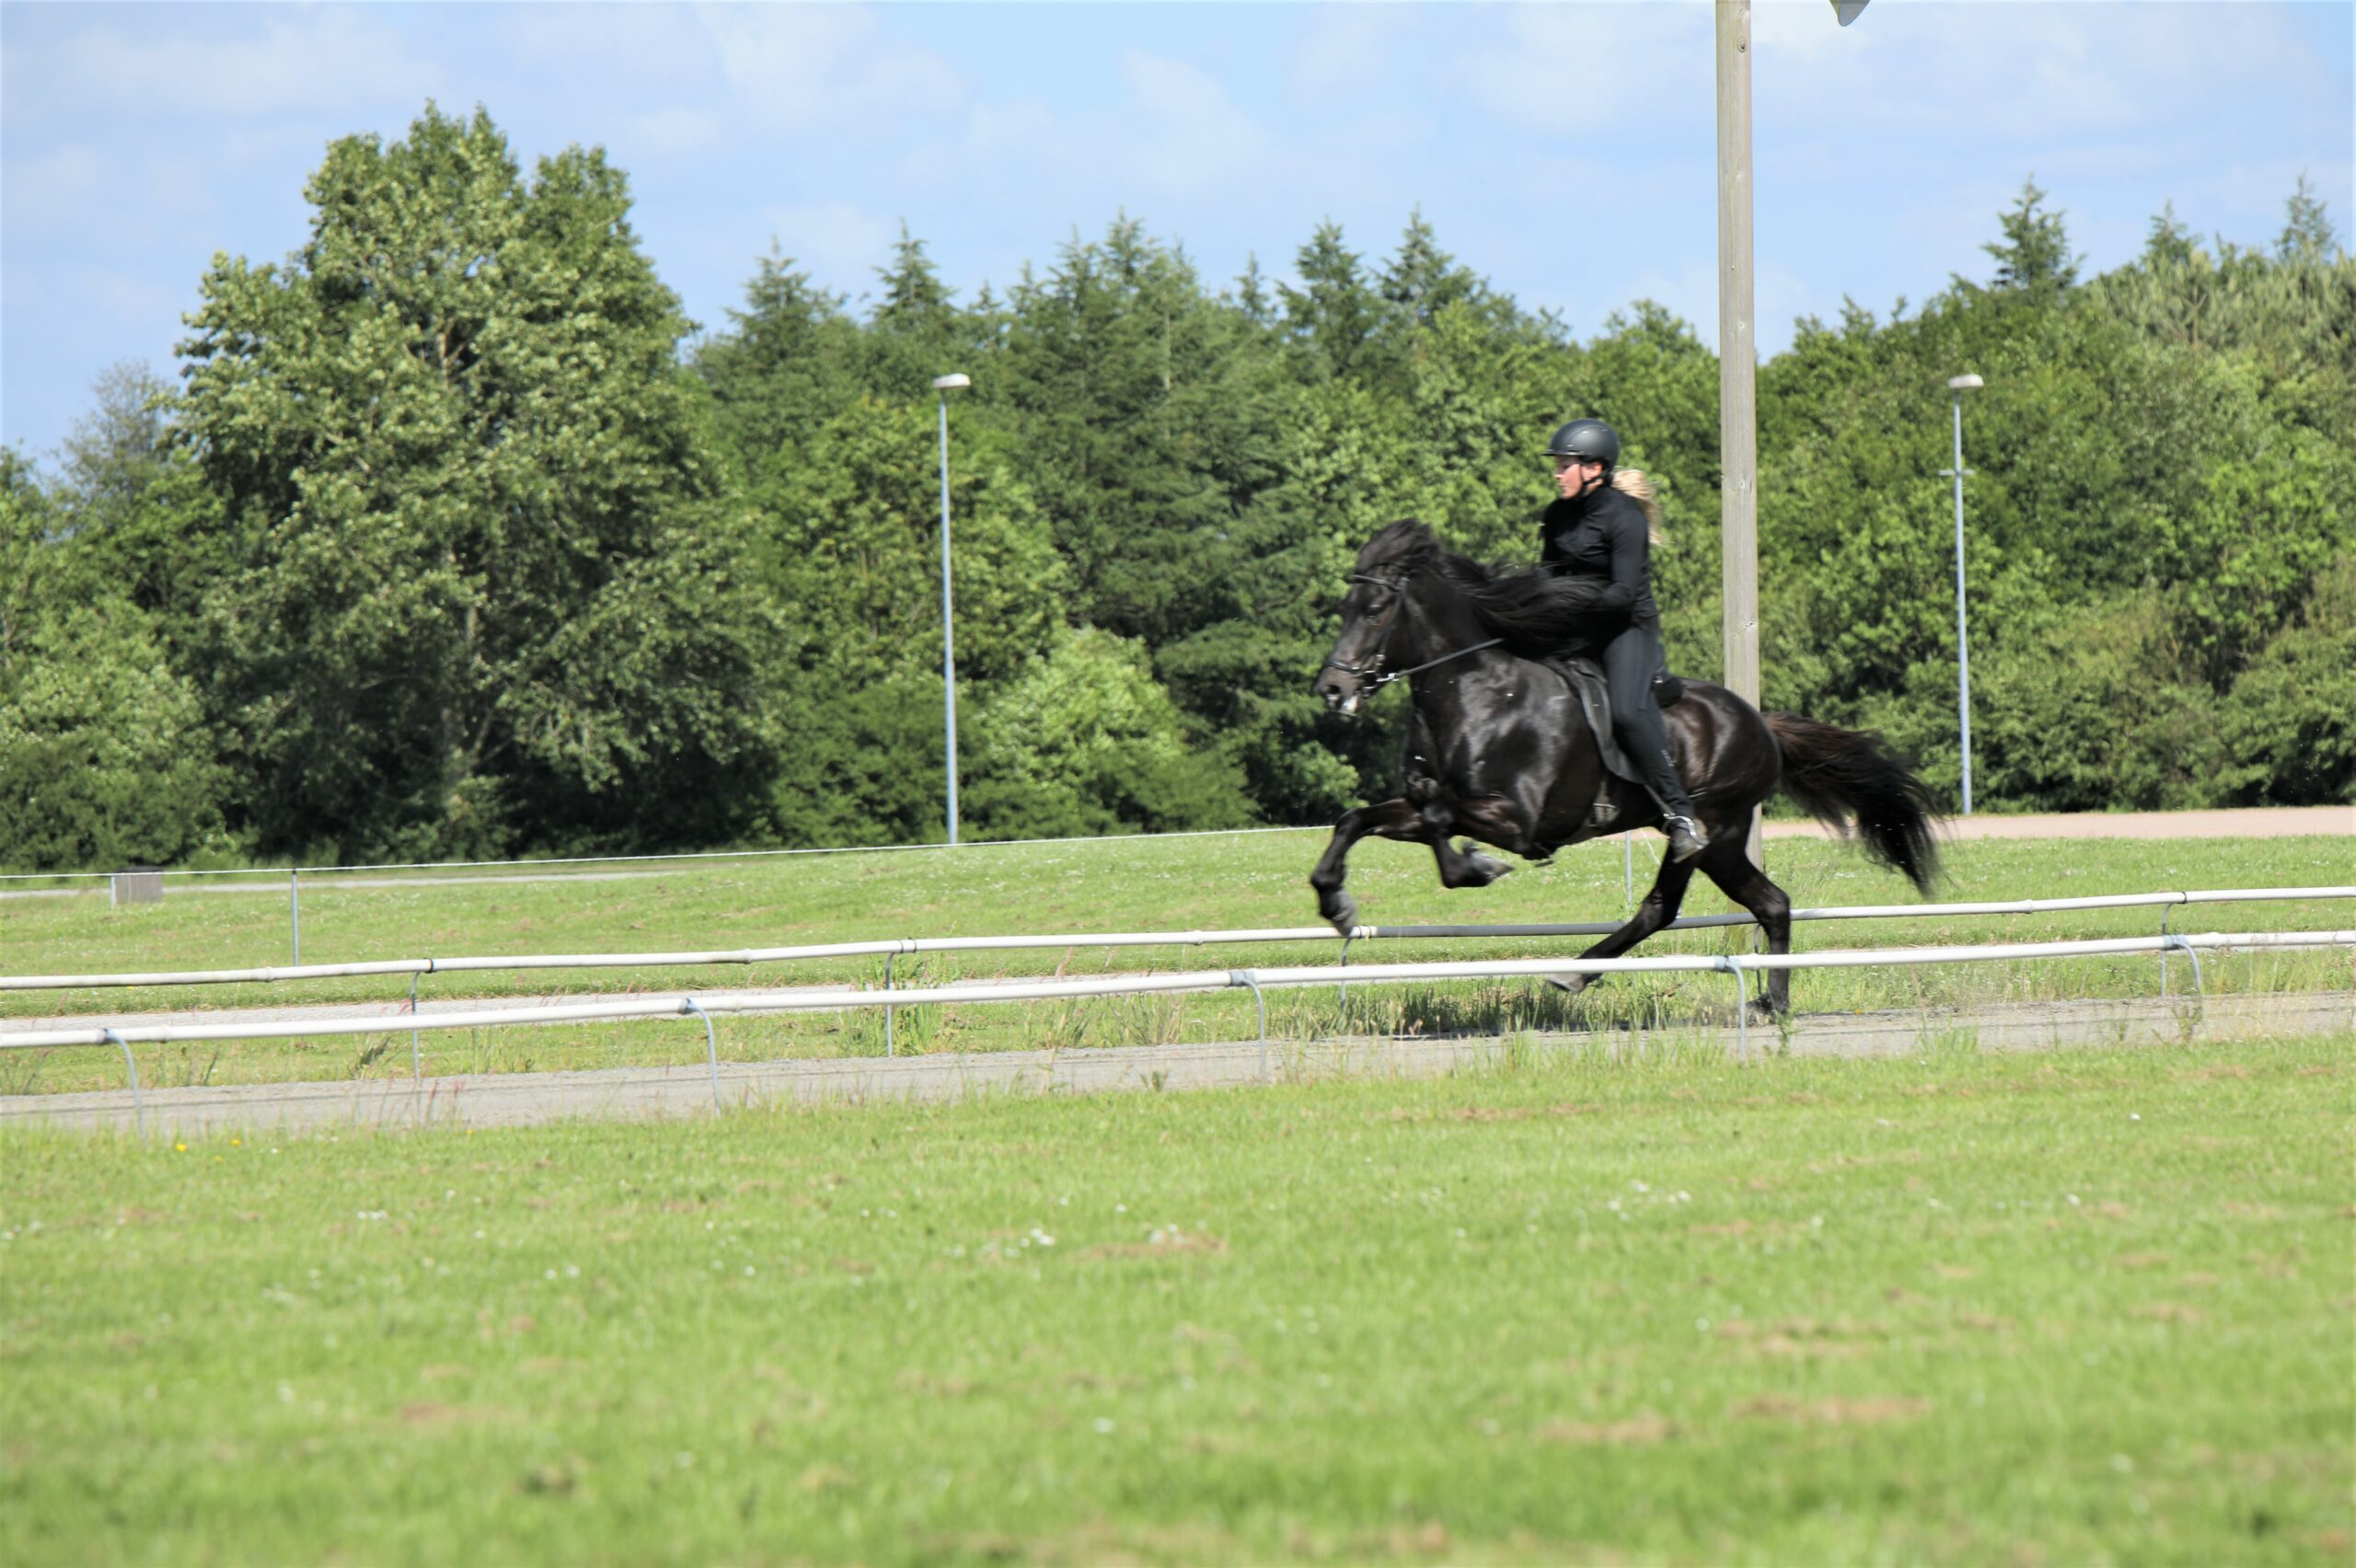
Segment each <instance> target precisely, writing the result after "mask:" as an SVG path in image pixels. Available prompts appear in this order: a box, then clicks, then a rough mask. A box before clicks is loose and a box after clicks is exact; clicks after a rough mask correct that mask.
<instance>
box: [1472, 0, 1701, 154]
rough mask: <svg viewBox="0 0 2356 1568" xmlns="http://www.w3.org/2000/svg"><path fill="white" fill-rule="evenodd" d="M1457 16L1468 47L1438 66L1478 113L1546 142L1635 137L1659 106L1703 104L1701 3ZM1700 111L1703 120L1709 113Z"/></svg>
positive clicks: (1507, 9)
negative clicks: (1616, 132)
mask: <svg viewBox="0 0 2356 1568" xmlns="http://www.w3.org/2000/svg"><path fill="white" fill-rule="evenodd" d="M1456 15H1459V16H1461V17H1467V18H1472V19H1476V20H1477V21H1479V22H1481V23H1484V24H1485V23H1488V22H1494V21H1501V22H1502V23H1503V26H1502V28H1499V27H1496V26H1489V25H1478V26H1466V27H1464V28H1463V29H1462V31H1463V32H1464V33H1465V34H1467V35H1468V36H1472V37H1496V35H1497V34H1498V33H1499V32H1502V33H1503V37H1502V39H1501V40H1498V41H1496V42H1495V43H1486V44H1475V45H1473V46H1472V47H1470V48H1467V49H1465V50H1463V51H1461V52H1459V53H1458V54H1456V55H1455V57H1454V58H1453V59H1452V60H1449V61H1447V62H1445V63H1442V64H1441V66H1440V70H1441V73H1442V75H1443V76H1444V78H1445V79H1448V80H1449V83H1450V85H1451V86H1454V87H1455V88H1456V89H1457V90H1458V91H1459V92H1460V93H1461V95H1462V97H1463V98H1464V99H1465V100H1466V102H1467V104H1468V105H1469V106H1470V107H1471V108H1472V109H1473V110H1476V111H1477V112H1480V113H1482V114H1484V115H1485V116H1487V117H1489V118H1492V119H1495V120H1497V121H1502V122H1504V123H1506V124H1508V125H1518V126H1520V127H1522V128H1523V129H1525V130H1530V131H1536V132H1541V133H1547V134H1552V135H1576V134H1586V133H1595V132H1599V131H1603V130H1606V129H1614V128H1619V129H1627V130H1631V131H1641V129H1642V127H1643V125H1644V124H1645V122H1646V120H1647V119H1648V118H1651V117H1657V115H1658V114H1660V113H1661V112H1662V110H1663V107H1664V105H1665V104H1678V105H1682V104H1685V103H1687V102H1688V101H1690V100H1692V99H1693V98H1695V95H1696V94H1697V93H1699V94H1700V95H1701V98H1700V101H1701V102H1702V103H1703V104H1704V105H1705V106H1706V104H1707V103H1708V101H1709V100H1708V97H1707V95H1708V91H1709V82H1710V80H1711V77H1710V72H1711V58H1712V56H1711V46H1710V40H1711V22H1710V11H1709V9H1708V7H1706V6H1700V5H1653V6H1527V5H1522V6H1506V7H1504V8H1502V9H1498V10H1488V9H1482V10H1466V11H1462V12H1459V13H1456ZM1706 111H1707V110H1706V108H1705V110H1704V112H1706Z"/></svg>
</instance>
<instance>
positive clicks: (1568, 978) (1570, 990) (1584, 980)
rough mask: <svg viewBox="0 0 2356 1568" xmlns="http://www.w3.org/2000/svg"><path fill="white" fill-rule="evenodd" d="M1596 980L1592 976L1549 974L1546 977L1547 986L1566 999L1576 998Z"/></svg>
mask: <svg viewBox="0 0 2356 1568" xmlns="http://www.w3.org/2000/svg"><path fill="white" fill-rule="evenodd" d="M1594 979H1595V976H1594V975H1592V974H1549V975H1548V976H1546V984H1548V985H1549V986H1553V987H1554V989H1556V990H1557V991H1560V992H1562V993H1563V995H1565V996H1566V997H1576V996H1577V995H1578V994H1579V993H1580V992H1581V991H1584V990H1586V989H1587V988H1588V985H1589V984H1590V983H1592V982H1593V981H1594Z"/></svg>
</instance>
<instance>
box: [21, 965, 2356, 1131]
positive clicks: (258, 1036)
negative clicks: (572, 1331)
mask: <svg viewBox="0 0 2356 1568" xmlns="http://www.w3.org/2000/svg"><path fill="white" fill-rule="evenodd" d="M2339 947H2356V930H2334V931H2243V932H2235V933H2230V934H2228V933H2218V932H2211V933H2207V934H2205V935H2199V936H2190V935H2184V934H2178V933H2169V934H2165V935H2158V936H2150V937H2119V938H2105V939H2098V940H2088V941H2074V942H2013V943H1995V944H1988V945H1983V946H1974V947H1936V948H1897V949H1892V948H1878V949H1862V950H1833V951H1824V952H1811V953H1781V954H1752V955H1750V956H1747V957H1737V956H1735V955H1732V954H1719V955H1715V956H1708V957H1704V956H1700V955H1684V954H1679V955H1664V956H1660V957H1656V958H1615V959H1578V958H1569V959H1565V958H1549V959H1507V960H1494V961H1486V962H1472V963H1388V964H1361V965H1358V966H1356V967H1351V966H1348V965H1341V964H1322V965H1303V966H1293V967H1280V968H1271V969H1262V970H1250V969H1228V970H1195V971H1188V972H1182V973H1178V974H1122V975H1105V976H1100V977H1096V978H1092V979H1087V980H1044V981H1023V982H1013V983H1006V982H993V983H991V984H988V985H975V984H970V983H969V984H964V985H949V986H925V987H919V988H908V989H903V990H900V991H898V992H885V991H873V990H851V989H837V990H824V989H816V988H814V989H812V990H810V991H806V992H801V993H796V994H782V995H781V994H778V993H768V994H766V995H763V996H760V997H743V996H735V997H732V996H728V995H725V994H719V995H704V996H684V995H682V996H669V997H634V998H631V999H629V1000H627V1001H606V1002H578V1003H567V1004H560V1005H554V1006H549V1007H539V1008H525V1009H502V1010H497V1011H473V1012H452V1013H440V1014H435V1015H433V1016H432V1017H430V1018H415V1017H412V1018H411V1019H410V1020H409V1025H410V1041H411V1057H410V1066H411V1074H412V1077H413V1078H417V1079H418V1081H419V1082H420V1083H421V1085H422V1075H421V1074H420V1073H419V1064H418V1059H417V1055H416V1048H415V1042H416V1039H417V1035H418V1032H421V1031H423V1030H453V1029H483V1028H495V1027H501V1026H505V1025H514V1024H525V1023H530V1024H546V1023H561V1022H590V1021H607V1020H623V1019H652V1018H670V1017H679V1018H699V1019H701V1020H702V1021H703V1025H704V1037H705V1043H706V1047H707V1054H708V1060H709V1062H710V1069H711V1086H712V1102H713V1104H714V1106H715V1107H719V1108H722V1109H724V1108H725V1105H724V1101H723V1098H722V1090H721V1083H720V1056H719V1044H718V1039H717V1036H716V1034H715V1033H714V1032H713V1029H712V1018H713V1016H714V1015H716V1014H721V1013H732V1014H764V1013H785V1012H817V1011H827V1012H839V1011H844V1010H847V1009H857V1008H877V1007H883V1008H894V1007H912V1006H946V1005H952V1004H959V1005H964V1004H973V1003H982V1002H1017V1001H1039V1000H1050V999H1059V998H1078V997H1107V996H1138V995H1149V994H1155V993H1165V992H1184V991H1220V990H1236V989H1248V990H1249V991H1251V992H1252V994H1253V998H1254V1000H1255V1001H1256V1002H1257V1004H1258V1013H1259V1044H1260V1050H1261V1073H1262V1076H1263V1077H1264V1078H1265V1076H1266V1070H1267V1050H1268V1004H1267V997H1266V991H1267V990H1268V989H1269V988H1271V987H1306V986H1364V985H1396V984H1424V985H1428V984H1433V983H1436V982H1440V981H1448V980H1486V979H1519V978H1534V977H1538V976H1542V975H1554V974H1679V973H1683V974H1693V973H1719V974H1726V975H1727V976H1728V977H1729V978H1731V979H1732V980H1733V982H1734V986H1735V991H1734V997H1735V1009H1734V1014H1735V1029H1736V1051H1737V1054H1738V1056H1739V1057H1741V1058H1742V1059H1743V1060H1746V1061H1747V1060H1748V1059H1749V1056H1750V1044H1749V1036H1748V1031H1747V1023H1746V1020H1745V1013H1746V1012H1747V1010H1748V1009H1747V1005H1746V1003H1747V996H1748V988H1749V978H1748V977H1749V976H1750V974H1754V973H1767V972H1772V971H1774V970H1779V969H1781V970H1796V969H1830V968H1867V967H1891V968H1898V967H1915V966H1922V965H1928V964H1945V963H2004V962H2014V961H2019V960H2024V959H2046V958H2073V957H2093V956H2100V955H2108V954H2131V953H2167V952H2172V951H2174V952H2182V953H2184V954H2185V955H2186V956H2187V957H2188V958H2189V959H2190V960H2191V961H2192V966H2193V983H2194V986H2195V989H2196V992H2199V991H2200V988H2201V979H2200V953H2202V952H2204V951H2206V952H2232V951H2251V950H2260V949H2263V950H2271V951H2296V950H2313V949H2321V948H2339ZM386 1032H387V1030H386V1028H385V1026H384V1022H383V1020H372V1019H329V1020H308V1021H302V1022H271V1023H262V1022H257V1023H217V1024H133V1025H126V1026H123V1027H121V1028H116V1027H111V1026H96V1027H91V1028H87V1029H73V1030H40V1031H24V1030H18V1031H0V1050H44V1051H45V1050H53V1049H56V1048H58V1047H61V1046H92V1045H96V1046H104V1045H112V1046H117V1047H120V1048H121V1051H122V1057H123V1066H124V1068H125V1071H126V1072H127V1074H128V1075H129V1078H130V1081H131V1091H132V1098H133V1112H134V1115H135V1116H136V1118H137V1120H138V1124H139V1125H140V1127H141V1130H142V1131H143V1132H144V1128H145V1114H146V1113H145V1108H144V1103H143V1102H142V1101H141V1098H140V1087H139V1068H138V1064H137V1062H136V1060H135V1058H134V1057H133V1054H132V1049H131V1047H132V1046H133V1044H144V1043H160V1044H172V1043H193V1042H200V1041H217V1040H283V1039H295V1038H313V1037H318V1036H328V1035H346V1034H379V1033H386Z"/></svg>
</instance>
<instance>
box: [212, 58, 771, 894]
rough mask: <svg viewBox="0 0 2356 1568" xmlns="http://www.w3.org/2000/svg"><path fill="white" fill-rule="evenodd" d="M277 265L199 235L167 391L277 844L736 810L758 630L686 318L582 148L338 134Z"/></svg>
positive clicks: (219, 691)
mask: <svg viewBox="0 0 2356 1568" xmlns="http://www.w3.org/2000/svg"><path fill="white" fill-rule="evenodd" d="M306 194H307V195H308V198H309V200H310V202H311V204H312V207H313V218H312V224H311V233H310V237H309V239H308V241H307V242H306V244H305V246H304V247H303V248H302V249H300V250H299V251H297V252H296V253H295V255H293V256H292V257H290V258H289V259H288V260H287V261H286V263H285V264H284V265H283V266H276V265H266V266H262V267H259V268H256V267H252V266H249V265H248V264H247V263H246V262H245V261H243V260H241V259H229V258H225V257H224V258H219V259H216V260H215V261H214V265H213V267H212V268H211V269H210V270H209V271H207V273H206V275H205V278H204V281H203V285H202V295H203V303H202V305H201V306H200V307H199V308H198V310H197V311H196V312H195V313H194V314H193V315H192V316H191V317H190V318H189V320H190V324H191V327H192V328H193V329H194V336H193V337H191V339H190V340H188V341H187V342H186V343H185V344H184V345H183V346H182V352H183V353H184V354H185V355H186V356H187V358H188V359H189V361H190V367H189V375H188V389H187V394H186V398H185V401H184V405H183V408H182V410H181V413H180V418H181V420H182V421H183V423H184V425H185V428H186V431H187V432H188V435H189V438H190V439H191V441H192V442H193V443H194V444H195V449H196V451H197V453H198V455H199V458H200V462H201V464H202V469H203V473H204V476H205V478H206V480H207V481H208V482H209V484H210V485H211V487H212V488H213V490H214V492H215V493H216V494H217V496H218V497H219V499H220V501H221V503H222V504H223V506H224V507H225V512H226V514H227V517H228V518H229V520H230V526H231V527H232V528H233V529H234V530H235V559H234V562H233V564H232V566H231V568H230V569H229V570H228V571H226V572H225V575H224V576H223V578H222V580H221V581H220V582H218V583H216V584H215V586H214V589H213V591H212V593H211V595H210V598H209V605H208V614H207V616H206V618H205V628H204V633H203V638H202V646H201V647H200V648H199V649H198V650H197V651H196V652H195V655H194V663H195V666H196V667H197V669H198V670H199V672H200V674H202V681H203V686H204V689H205V690H206V693H207V696H208V698H209V699H210V700H211V702H212V705H213V709H214V714H215V715H216V717H217V719H218V721H219V722H220V724H221V726H222V728H223V729H224V730H225V732H226V734H227V736H228V739H229V755H230V757H231V760H232V761H233V762H234V764H235V765H236V766H237V768H238V770H239V772H240V773H241V775H242V782H241V786H240V790H239V794H240V809H241V813H242V816H243V819H244V820H245V821H246V822H248V824H250V825H251V826H252V828H253V829H254V831H255V833H256V835H257V837H258V840H259V842H260V844H261V846H262V847H265V848H294V849H308V848H311V847H321V848H326V849H329V850H331V851H333V852H335V853H338V854H343V855H352V854H363V853H366V854H422V853H442V852H451V851H460V852H465V851H482V850H491V849H499V848H504V847H510V846H513V845H515V844H517V843H519V842H523V841H525V840H527V839H533V840H538V841H541V842H550V841H558V842H561V841H567V840H569V839H571V838H574V837H578V836H584V835H585V836H591V837H595V838H598V839H610V840H613V841H618V842H626V843H630V844H649V845H653V844H668V843H678V842H687V841H701V840H706V839H709V838H711V837H714V836H723V835H725V834H727V833H729V832H731V831H733V825H734V823H735V821H736V819H735V817H734V816H733V812H734V811H735V809H736V802H739V801H744V800H745V799H747V798H752V799H757V798H758V797H759V795H760V790H757V789H749V788H746V787H745V776H746V775H758V774H759V773H760V772H761V770H762V768H763V767H764V760H763V759H764V757H765V755H766V751H765V746H764V736H763V733H762V729H761V725H760V722H759V720H758V717H757V715H758V714H759V712H760V709H761V703H760V701H759V698H758V686H759V683H758V680H757V678H756V664H757V659H758V654H759V643H760V637H761V627H760V624H759V619H758V617H757V615H756V613H755V606H754V603H753V601H752V600H751V599H750V598H749V597H748V596H747V595H746V594H745V593H744V592H743V587H742V583H741V581H740V577H741V573H740V571H739V570H738V568H737V566H736V564H735V556H736V551H737V543H736V540H735V538H734V536H733V528H732V522H733V514H732V513H731V512H730V511H729V510H728V509H727V508H725V507H723V506H722V505H720V504H719V502H720V500H721V496H722V470H721V466H720V464H719V463H718V461H717V460H716V458H715V455H714V453H713V449H712V444H711V440H710V431H709V425H708V421H707V419H706V417H705V414H704V412H703V408H704V405H703V403H702V401H701V399H700V398H699V394H698V393H697V392H696V391H695V389H694V388H693V386H691V385H690V384H689V382H688V381H687V378H686V376H685V375H684V374H683V373H682V372H681V371H680V370H679V368H678V366H677V363H676V359H675V357H674V346H675V344H676V341H677V340H678V339H679V338H680V337H681V335H682V334H683V333H684V332H685V330H686V329H687V323H686V321H685V320H684V319H683V318H682V317H681V316H680V315H679V311H678V304H677V300H676V297H675V296H674V295H673V294H671V292H670V291H669V290H668V289H667V288H665V287H664V285H663V284H662V283H661V282H659V281H658V280H657V279H656V277H655V275H654V271H653V266H652V265H651V264H650V263H649V261H648V260H647V259H646V257H645V256H644V254H643V253H642V252H641V250H640V248H639V247H638V243H637V239H636V236H634V234H633V233H632V232H631V229H630V227H629V190H628V186H627V182H626V181H625V179H624V178H623V176H622V174H621V172H620V171H619V170H618V169H616V168H614V167H612V166H611V165H610V164H608V163H607V162H606V158H605V156H604V155H603V154H602V153H600V152H597V151H595V150H588V151H584V150H583V149H580V148H577V147H576V148H570V149H567V150H566V151H565V152H563V153H561V154H560V155H558V156H554V157H551V158H545V159H542V160H541V161H540V162H539V164H538V166H537V169H536V170H535V172H534V175H533V177H532V178H531V179H529V180H528V181H527V180H526V179H524V178H523V177H522V175H521V173H520V171H519V169H518V167H517V165H516V163H515V161H514V157H513V156H511V154H510V153H509V151H508V147H507V143H506V139H505V138H504V136H502V134H501V133H500V132H499V131H498V129H497V128H496V127H495V126H494V125H493V124H492V123H491V120H490V118H489V117H488V116H487V115H485V114H483V113H482V112H480V111H479V110H478V111H477V113H476V114H475V115H474V117H473V118H472V119H471V120H468V121H461V120H457V119H454V118H451V117H448V116H445V115H444V114H442V113H441V112H440V111H439V110H435V109H433V107H432V106H430V105H429V106H428V108H427V110H426V111H425V113H424V114H423V115H422V117H421V118H420V119H419V120H418V121H416V122H415V123H414V124H413V125H412V126H411V127H410V135H409V139H408V140H407V141H404V142H395V143H392V144H389V145H387V144H381V143H380V142H379V141H378V140H377V139H376V138H375V137H374V136H356V137H348V138H345V139H344V140H341V141H339V142H337V143H335V144H332V145H331V146H330V147H329V149H328V156H327V158H326V161H325V162H324V163H323V164H322V165H321V167H320V168H319V169H318V173H317V174H316V175H314V176H313V178H312V179H311V181H310V184H309V187H308V189H307V192H306Z"/></svg>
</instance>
